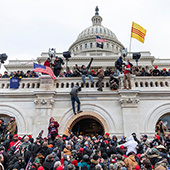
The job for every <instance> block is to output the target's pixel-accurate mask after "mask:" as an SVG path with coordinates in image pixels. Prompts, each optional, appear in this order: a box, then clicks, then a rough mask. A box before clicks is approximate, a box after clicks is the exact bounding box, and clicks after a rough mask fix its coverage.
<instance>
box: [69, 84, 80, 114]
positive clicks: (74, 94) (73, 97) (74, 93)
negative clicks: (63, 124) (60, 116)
mask: <svg viewBox="0 0 170 170" xmlns="http://www.w3.org/2000/svg"><path fill="white" fill-rule="evenodd" d="M79 91H81V87H79V85H75V86H74V87H73V88H72V90H71V92H70V95H71V102H72V108H73V113H74V114H75V115H76V110H75V102H77V113H80V112H82V111H81V110H80V100H79V98H78V96H77V94H78V92H79Z"/></svg>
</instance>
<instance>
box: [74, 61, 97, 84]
mask: <svg viewBox="0 0 170 170" xmlns="http://www.w3.org/2000/svg"><path fill="white" fill-rule="evenodd" d="M92 61H93V58H91V60H90V62H89V64H88V66H87V67H85V65H82V66H81V70H80V69H79V68H78V65H77V64H76V69H77V70H78V71H79V72H81V73H82V80H83V84H85V83H86V80H85V77H89V78H90V81H91V83H92V84H94V81H93V77H92V76H91V75H90V73H89V68H90V66H91V63H92Z"/></svg>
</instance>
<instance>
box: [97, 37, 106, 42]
mask: <svg viewBox="0 0 170 170" xmlns="http://www.w3.org/2000/svg"><path fill="white" fill-rule="evenodd" d="M96 42H106V40H104V39H102V38H101V37H99V36H96Z"/></svg>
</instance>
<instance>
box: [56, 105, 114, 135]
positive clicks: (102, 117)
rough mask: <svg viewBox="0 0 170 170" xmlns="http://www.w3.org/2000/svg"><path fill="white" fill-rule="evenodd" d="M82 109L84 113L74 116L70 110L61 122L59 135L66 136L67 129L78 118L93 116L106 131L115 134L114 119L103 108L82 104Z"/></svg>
mask: <svg viewBox="0 0 170 170" xmlns="http://www.w3.org/2000/svg"><path fill="white" fill-rule="evenodd" d="M81 109H82V110H83V112H82V113H80V114H77V115H74V114H73V111H72V108H70V109H69V110H68V111H67V112H66V113H65V114H64V115H63V116H62V117H61V118H60V120H59V123H60V127H59V134H64V133H66V132H67V128H68V127H70V126H71V124H72V123H73V122H74V121H76V119H77V118H78V117H81V116H84V115H86V116H89V117H90V116H93V117H95V118H97V119H96V120H97V121H99V122H101V124H102V126H103V127H104V131H105V132H108V133H110V134H115V132H116V126H115V122H114V120H113V117H112V116H111V115H110V114H109V113H108V112H107V111H106V110H105V109H104V108H102V107H100V106H98V105H96V104H82V105H81ZM67 133H68V132H67Z"/></svg>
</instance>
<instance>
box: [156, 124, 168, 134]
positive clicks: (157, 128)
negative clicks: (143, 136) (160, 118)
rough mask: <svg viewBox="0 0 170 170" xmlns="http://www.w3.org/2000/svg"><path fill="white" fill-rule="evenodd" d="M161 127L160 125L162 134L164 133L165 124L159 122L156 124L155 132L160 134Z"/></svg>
mask: <svg viewBox="0 0 170 170" xmlns="http://www.w3.org/2000/svg"><path fill="white" fill-rule="evenodd" d="M161 127H162V130H163V134H164V135H166V134H165V131H166V128H165V126H164V125H163V124H162V125H159V124H157V125H156V127H155V131H156V132H157V135H160V133H161Z"/></svg>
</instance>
